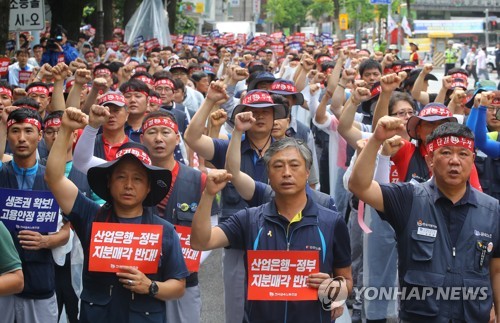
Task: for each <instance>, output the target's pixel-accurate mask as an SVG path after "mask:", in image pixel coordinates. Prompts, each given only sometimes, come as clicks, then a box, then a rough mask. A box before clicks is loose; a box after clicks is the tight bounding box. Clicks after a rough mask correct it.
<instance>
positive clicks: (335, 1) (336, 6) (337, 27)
mask: <svg viewBox="0 0 500 323" xmlns="http://www.w3.org/2000/svg"><path fill="white" fill-rule="evenodd" d="M339 19H340V1H339V0H333V23H334V25H335V35H336V36H337V39H340V37H342V32H341V30H340V24H339Z"/></svg>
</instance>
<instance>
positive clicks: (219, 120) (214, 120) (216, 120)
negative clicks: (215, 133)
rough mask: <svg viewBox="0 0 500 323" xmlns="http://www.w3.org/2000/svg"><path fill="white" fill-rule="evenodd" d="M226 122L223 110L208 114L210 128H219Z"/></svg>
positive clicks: (225, 114)
mask: <svg viewBox="0 0 500 323" xmlns="http://www.w3.org/2000/svg"><path fill="white" fill-rule="evenodd" d="M226 120H227V113H226V111H224V109H219V110H216V111H214V112H212V113H211V114H210V123H211V124H212V127H221V126H222V125H223V124H224V122H226Z"/></svg>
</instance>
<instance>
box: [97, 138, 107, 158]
mask: <svg viewBox="0 0 500 323" xmlns="http://www.w3.org/2000/svg"><path fill="white" fill-rule="evenodd" d="M94 156H96V157H99V158H101V159H104V160H106V154H105V153H104V141H103V140H102V133H100V134H98V135H97V136H96V137H95V145H94Z"/></svg>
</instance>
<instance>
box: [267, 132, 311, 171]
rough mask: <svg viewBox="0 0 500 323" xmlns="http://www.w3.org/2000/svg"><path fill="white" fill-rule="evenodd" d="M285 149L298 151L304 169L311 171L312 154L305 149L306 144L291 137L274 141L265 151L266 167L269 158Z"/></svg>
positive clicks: (307, 148) (309, 150)
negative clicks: (303, 162)
mask: <svg viewBox="0 0 500 323" xmlns="http://www.w3.org/2000/svg"><path fill="white" fill-rule="evenodd" d="M286 148H295V149H297V150H298V152H299V153H300V155H301V156H302V158H304V161H305V162H306V169H308V170H309V169H311V165H312V162H313V158H312V153H311V149H309V147H307V144H306V143H305V142H304V141H302V140H297V139H295V138H292V137H285V138H283V139H281V140H276V141H274V142H273V143H271V145H270V146H269V148H268V149H267V150H266V153H265V154H264V157H263V158H264V162H265V163H266V167H269V162H270V161H271V158H273V156H274V155H275V154H276V153H278V152H280V151H282V150H284V149H286Z"/></svg>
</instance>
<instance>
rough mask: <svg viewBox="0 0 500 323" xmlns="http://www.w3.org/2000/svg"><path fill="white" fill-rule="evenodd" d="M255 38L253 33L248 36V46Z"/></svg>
mask: <svg viewBox="0 0 500 323" xmlns="http://www.w3.org/2000/svg"><path fill="white" fill-rule="evenodd" d="M253 39H254V37H253V32H250V33H249V34H247V43H246V45H247V46H248V45H250V44H251V43H252V41H253Z"/></svg>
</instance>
